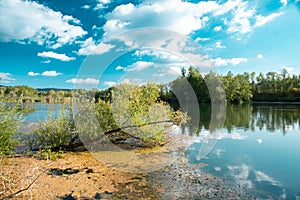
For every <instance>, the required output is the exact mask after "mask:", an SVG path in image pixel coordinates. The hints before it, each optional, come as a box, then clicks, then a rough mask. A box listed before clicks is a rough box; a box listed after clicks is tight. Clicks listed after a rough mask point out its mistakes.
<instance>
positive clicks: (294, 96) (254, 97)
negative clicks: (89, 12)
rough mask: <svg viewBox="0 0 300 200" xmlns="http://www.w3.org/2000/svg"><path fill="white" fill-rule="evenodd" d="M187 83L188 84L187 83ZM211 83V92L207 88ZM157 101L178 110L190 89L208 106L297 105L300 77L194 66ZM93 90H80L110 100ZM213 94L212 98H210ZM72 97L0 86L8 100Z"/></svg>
mask: <svg viewBox="0 0 300 200" xmlns="http://www.w3.org/2000/svg"><path fill="white" fill-rule="evenodd" d="M187 83H188V84H187ZM209 84H211V85H212V86H211V89H212V90H211V91H209V88H208V87H207V85H209ZM159 88H160V99H161V100H163V101H165V102H168V103H170V104H171V105H172V107H174V108H179V102H178V94H180V96H183V99H182V100H185V101H189V100H190V99H189V96H190V95H191V93H189V91H190V90H193V92H194V94H195V95H194V96H196V98H197V100H198V102H199V103H210V102H211V101H212V100H214V101H222V100H223V99H226V101H227V103H248V102H252V101H254V102H300V75H290V74H288V72H287V70H286V69H283V70H282V72H281V73H276V72H268V73H266V74H263V73H259V74H255V72H252V73H247V72H245V73H243V74H237V75H234V74H233V73H232V72H228V73H227V74H226V75H223V76H220V75H217V74H216V73H214V72H210V73H208V74H206V75H203V74H202V73H201V72H200V71H198V70H197V69H196V68H194V67H190V68H189V69H188V70H185V69H184V68H182V70H181V76H180V77H178V78H177V79H175V80H173V81H171V82H170V83H168V84H164V85H163V84H160V85H159ZM222 88H223V89H222ZM112 89H113V88H109V89H106V90H98V89H92V90H89V91H86V90H83V89H82V90H81V89H80V90H79V91H80V93H84V94H85V95H88V96H90V97H92V98H94V99H95V101H97V99H99V98H101V99H103V100H106V101H109V100H111V91H112ZM224 89H225V93H224V92H223V91H224ZM211 94H213V96H214V99H211ZM72 95H73V90H70V89H51V88H50V89H48V88H45V89H34V88H31V87H29V86H0V96H2V97H4V99H6V100H7V101H17V100H19V99H22V100H23V101H24V102H49V103H69V102H70V99H71V97H72Z"/></svg>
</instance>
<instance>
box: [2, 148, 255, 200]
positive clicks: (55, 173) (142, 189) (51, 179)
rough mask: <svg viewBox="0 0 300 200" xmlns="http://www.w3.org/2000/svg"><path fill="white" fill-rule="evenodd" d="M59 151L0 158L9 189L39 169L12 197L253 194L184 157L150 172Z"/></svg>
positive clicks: (175, 196) (144, 196) (89, 155)
mask: <svg viewBox="0 0 300 200" xmlns="http://www.w3.org/2000/svg"><path fill="white" fill-rule="evenodd" d="M62 156H63V157H62V158H60V159H58V160H54V161H52V160H49V161H46V160H37V159H36V158H32V157H26V156H25V155H24V156H22V157H15V158H4V159H3V160H2V161H1V164H0V168H1V171H2V177H5V175H7V177H5V178H7V179H11V180H19V181H18V182H16V184H18V185H15V189H14V191H16V190H17V189H21V188H24V187H25V186H26V185H28V184H29V183H30V182H31V181H32V180H33V179H34V178H35V177H36V176H37V174H39V173H42V172H43V170H44V171H45V173H42V174H41V177H40V178H38V179H37V180H36V182H34V184H33V185H32V186H31V187H30V188H29V189H28V190H26V191H24V192H22V193H20V195H19V196H17V197H15V199H22V198H27V197H30V196H31V197H33V198H37V199H61V198H67V197H68V198H69V199H82V198H85V199H97V198H96V197H100V196H101V197H102V198H104V199H126V198H127V199H137V198H138V199H195V198H196V199H197V198H200V199H203V198H204V199H207V198H221V199H224V198H225V199H237V198H238V199H240V198H242V199H245V198H247V199H255V198H254V197H252V195H250V194H247V193H246V192H245V191H244V190H243V188H239V187H237V186H233V185H232V184H230V183H228V182H226V181H224V180H222V179H220V178H217V177H214V176H212V175H210V174H208V173H206V172H204V171H202V170H201V166H200V165H193V164H189V163H187V160H186V159H185V158H184V157H179V158H178V159H177V160H176V161H175V162H173V163H172V164H170V165H168V166H165V167H163V168H161V169H159V170H157V171H155V172H149V173H128V172H123V171H118V170H115V169H113V168H111V167H108V166H106V165H105V164H103V163H101V162H99V161H98V160H96V159H95V158H94V157H93V156H92V154H91V153H90V152H68V153H65V154H63V155H62ZM0 189H1V191H3V188H0ZM8 193H9V192H8ZM8 193H4V194H2V195H3V196H6V195H7V194H8ZM3 196H2V198H3ZM0 198H1V194H0Z"/></svg>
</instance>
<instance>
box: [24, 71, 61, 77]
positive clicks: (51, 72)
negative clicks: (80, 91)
mask: <svg viewBox="0 0 300 200" xmlns="http://www.w3.org/2000/svg"><path fill="white" fill-rule="evenodd" d="M27 75H28V76H52V77H55V76H60V75H62V73H60V72H57V71H55V70H51V71H44V72H43V73H41V74H40V73H37V72H33V71H30V72H28V73H27Z"/></svg>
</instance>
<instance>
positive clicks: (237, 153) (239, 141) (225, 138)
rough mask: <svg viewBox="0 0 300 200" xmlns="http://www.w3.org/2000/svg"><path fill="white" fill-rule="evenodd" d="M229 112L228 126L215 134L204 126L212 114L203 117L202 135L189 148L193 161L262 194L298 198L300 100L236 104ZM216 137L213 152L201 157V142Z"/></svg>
mask: <svg viewBox="0 0 300 200" xmlns="http://www.w3.org/2000/svg"><path fill="white" fill-rule="evenodd" d="M201 108H202V109H207V107H206V108H205V107H204V106H201V107H200V109H201ZM226 112H227V113H226V121H225V123H224V128H223V129H222V130H219V131H218V132H215V133H209V132H208V131H207V130H206V129H205V128H203V127H205V126H207V124H208V123H209V115H206V116H205V115H203V116H201V117H202V120H201V121H202V124H200V127H201V126H202V128H201V131H199V135H200V136H199V137H200V139H199V141H198V142H194V143H193V144H192V145H191V146H190V147H189V149H188V151H187V158H188V160H189V162H191V163H194V164H200V163H203V164H204V165H207V166H204V167H203V168H202V169H203V170H204V171H207V172H209V173H211V174H213V175H215V176H218V177H221V178H223V179H226V180H228V181H229V182H233V183H237V184H239V185H240V186H241V187H244V188H247V189H248V190H249V191H250V192H251V193H252V194H255V195H257V196H258V197H260V198H262V199H300V105H275V104H272V105H270V104H269V105H263V104H256V105H238V106H229V107H228V108H227V111H226ZM207 113H209V112H207ZM202 114H203V113H202ZM201 135H202V136H203V138H202V136H201ZM207 135H209V137H207ZM211 135H214V136H213V137H211ZM201 138H202V139H201ZM205 138H210V140H206V139H205ZM212 141H213V145H214V146H213V148H212V149H211V151H210V152H209V153H208V154H207V155H206V156H205V157H203V156H201V153H202V152H203V151H201V148H203V145H205V144H206V142H208V143H209V142H210V143H211V142H212ZM206 145H207V144H206Z"/></svg>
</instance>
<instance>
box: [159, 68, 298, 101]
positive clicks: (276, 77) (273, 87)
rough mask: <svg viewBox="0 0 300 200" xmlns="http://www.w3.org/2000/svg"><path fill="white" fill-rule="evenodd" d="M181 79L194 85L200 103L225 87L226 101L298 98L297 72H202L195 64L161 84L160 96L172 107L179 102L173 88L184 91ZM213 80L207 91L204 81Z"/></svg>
mask: <svg viewBox="0 0 300 200" xmlns="http://www.w3.org/2000/svg"><path fill="white" fill-rule="evenodd" d="M184 80H187V81H188V82H189V84H190V85H191V87H192V88H193V90H194V92H195V95H196V97H197V99H198V102H199V103H201V102H204V103H209V102H210V101H211V97H210V96H211V94H212V93H213V95H215V94H217V96H218V93H219V96H220V97H222V90H224V89H225V92H226V101H227V102H228V103H248V102H300V75H289V74H288V72H287V70H286V69H283V70H282V72H281V73H276V72H268V73H266V74H265V75H264V74H263V73H259V74H258V75H256V74H255V72H252V73H247V72H245V73H243V74H237V75H234V74H233V73H232V72H228V73H227V74H226V75H223V76H219V75H217V74H215V73H214V72H211V73H209V74H206V75H202V74H201V72H200V71H198V70H197V69H196V68H193V67H190V68H189V69H188V71H186V70H185V69H182V71H181V76H180V77H179V78H177V79H175V80H173V81H172V82H170V83H169V84H167V85H163V86H161V98H162V99H163V100H164V101H167V102H169V103H171V104H172V105H175V107H176V105H177V106H179V105H178V101H177V98H176V95H175V94H174V93H173V92H172V91H176V94H182V95H184V94H185V93H186V91H187V88H186V86H185V87H184ZM212 82H213V83H217V84H215V85H216V86H213V87H211V89H212V90H214V91H213V92H212V91H210V92H209V89H208V87H207V85H209V84H210V83H212ZM218 82H221V83H218ZM218 87H222V88H223V89H220V88H218Z"/></svg>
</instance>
